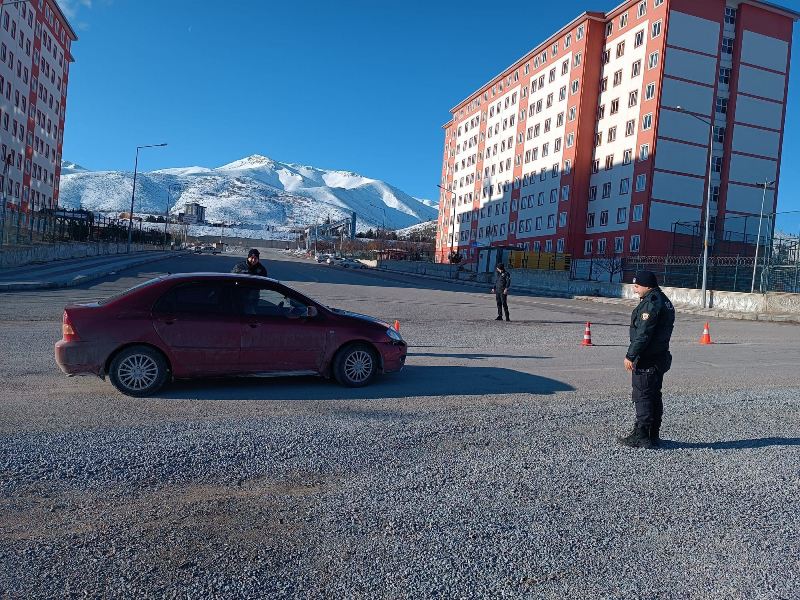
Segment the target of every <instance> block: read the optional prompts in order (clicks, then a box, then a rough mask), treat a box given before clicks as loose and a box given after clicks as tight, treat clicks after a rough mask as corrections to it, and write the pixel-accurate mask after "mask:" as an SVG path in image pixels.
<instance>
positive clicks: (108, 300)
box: [98, 277, 162, 306]
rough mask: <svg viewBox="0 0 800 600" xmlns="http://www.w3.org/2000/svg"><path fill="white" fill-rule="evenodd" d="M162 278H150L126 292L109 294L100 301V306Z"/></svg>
mask: <svg viewBox="0 0 800 600" xmlns="http://www.w3.org/2000/svg"><path fill="white" fill-rule="evenodd" d="M161 279H162V278H161V277H156V278H154V279H148V280H147V281H145V282H143V283H140V284H139V285H135V286H133V287H132V288H129V289H127V290H125V291H124V292H120V293H119V294H114V295H113V296H109V297H108V298H104V299H102V300H100V301H98V304H99V305H100V306H103V305H104V304H109V303H111V302H114V301H115V300H119V299H120V298H124V297H125V296H127V295H128V294H132V293H133V292H136V291H138V290H140V289H142V288H146V287H148V286H150V285H153V284H154V283H158V282H159V281H161Z"/></svg>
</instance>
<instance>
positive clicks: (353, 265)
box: [338, 258, 367, 269]
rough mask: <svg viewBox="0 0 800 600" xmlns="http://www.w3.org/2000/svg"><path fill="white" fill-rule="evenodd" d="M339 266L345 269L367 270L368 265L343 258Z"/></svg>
mask: <svg viewBox="0 0 800 600" xmlns="http://www.w3.org/2000/svg"><path fill="white" fill-rule="evenodd" d="M338 265H339V266H341V267H344V268H345V269H366V268H367V267H366V265H365V264H364V263H362V262H359V261H357V260H353V259H352V258H343V259H341V260H340V261H339V263H338Z"/></svg>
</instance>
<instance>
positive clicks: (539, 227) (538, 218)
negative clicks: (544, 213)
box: [535, 217, 542, 231]
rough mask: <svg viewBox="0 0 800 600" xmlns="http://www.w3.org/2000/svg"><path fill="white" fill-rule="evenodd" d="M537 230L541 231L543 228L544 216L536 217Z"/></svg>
mask: <svg viewBox="0 0 800 600" xmlns="http://www.w3.org/2000/svg"><path fill="white" fill-rule="evenodd" d="M535 226H536V231H540V230H541V229H542V217H536V225H535Z"/></svg>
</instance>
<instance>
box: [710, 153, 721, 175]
mask: <svg viewBox="0 0 800 600" xmlns="http://www.w3.org/2000/svg"><path fill="white" fill-rule="evenodd" d="M711 170H712V171H713V172H714V173H722V157H721V156H714V157H712V158H711Z"/></svg>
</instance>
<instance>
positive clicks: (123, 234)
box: [0, 207, 173, 246]
mask: <svg viewBox="0 0 800 600" xmlns="http://www.w3.org/2000/svg"><path fill="white" fill-rule="evenodd" d="M128 227H129V221H128V219H119V218H116V217H108V216H104V215H100V214H97V213H93V212H90V211H85V210H61V209H56V210H51V209H45V210H40V211H34V212H32V213H27V212H22V211H19V210H16V207H7V208H6V210H5V212H4V213H2V214H0V245H2V246H24V245H31V244H35V243H51V244H58V243H62V242H119V243H122V242H125V243H127V241H128ZM172 241H173V236H172V233H171V232H170V231H169V230H168V227H166V226H165V225H164V224H158V225H156V224H154V223H147V222H145V221H142V220H140V219H136V218H134V222H133V230H132V242H133V243H135V244H151V245H164V246H166V245H169V244H170V243H171V242H172Z"/></svg>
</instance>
